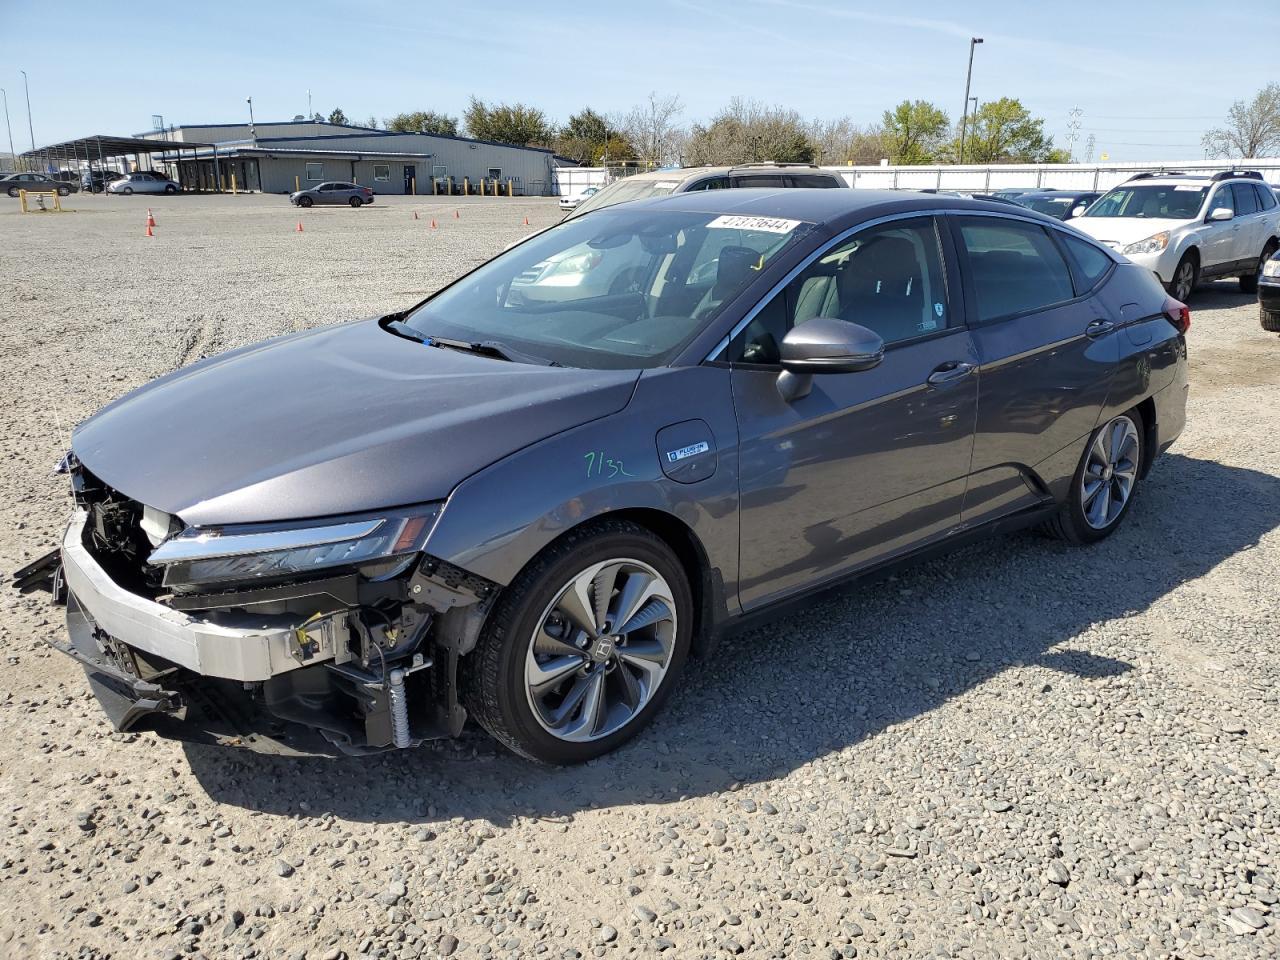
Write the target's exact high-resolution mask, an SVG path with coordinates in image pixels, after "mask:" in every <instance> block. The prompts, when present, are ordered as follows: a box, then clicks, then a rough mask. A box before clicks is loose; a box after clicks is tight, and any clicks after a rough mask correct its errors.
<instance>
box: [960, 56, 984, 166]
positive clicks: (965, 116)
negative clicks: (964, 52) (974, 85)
mask: <svg viewBox="0 0 1280 960" xmlns="http://www.w3.org/2000/svg"><path fill="white" fill-rule="evenodd" d="M981 42H982V38H981V37H970V38H969V71H968V73H966V74H965V75H964V108H963V109H962V110H961V111H960V114H961V115H960V162H961V163H964V132H965V127H967V126H968V125H969V83H970V81H971V80H973V48H974V47H976V46H977V45H978V44H980V43H981Z"/></svg>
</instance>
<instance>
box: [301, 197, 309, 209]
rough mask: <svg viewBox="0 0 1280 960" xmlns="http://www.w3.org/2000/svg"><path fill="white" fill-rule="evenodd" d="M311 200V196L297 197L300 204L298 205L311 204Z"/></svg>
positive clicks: (305, 205) (306, 205)
mask: <svg viewBox="0 0 1280 960" xmlns="http://www.w3.org/2000/svg"><path fill="white" fill-rule="evenodd" d="M311 202H312V201H311V198H310V197H299V198H298V206H300V207H309V206H311Z"/></svg>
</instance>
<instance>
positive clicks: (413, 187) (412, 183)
mask: <svg viewBox="0 0 1280 960" xmlns="http://www.w3.org/2000/svg"><path fill="white" fill-rule="evenodd" d="M409 190H410V192H411V193H412V194H413V195H414V196H415V197H416V196H417V195H418V178H417V177H410V178H409Z"/></svg>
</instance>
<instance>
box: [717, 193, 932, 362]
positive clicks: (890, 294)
mask: <svg viewBox="0 0 1280 960" xmlns="http://www.w3.org/2000/svg"><path fill="white" fill-rule="evenodd" d="M814 317H834V318H836V319H839V320H847V321H850V322H852V323H858V324H861V325H862V326H864V327H867V328H868V329H870V330H874V331H875V332H876V333H878V334H879V335H880V336H881V337H882V338H883V340H884V342H885V344H886V345H889V344H893V343H898V342H901V341H903V340H910V339H912V338H914V337H919V336H924V335H926V334H929V333H933V332H934V331H937V330H942V329H944V328H945V327H946V326H947V324H948V316H947V294H946V281H945V278H944V274H943V267H942V254H941V248H940V246H939V242H938V232H937V227H936V225H935V222H934V220H933V218H932V217H917V218H913V219H910V220H896V221H893V222H892V223H886V224H882V225H880V226H878V227H872V228H870V229H868V230H864V231H862V232H861V233H858V234H855V235H854V236H853V237H849V238H846V239H844V240H841V241H837V242H836V243H835V244H834V245H833V246H831V247H829V248H828V249H827V250H825V251H824V252H823V253H822V254H820V255H819V256H818V258H817V259H816V260H814V261H813V262H812V263H811V264H809V266H807V267H806V268H805V269H804V270H802V271H801V272H800V273H799V274H798V275H797V276H796V277H795V279H793V280H792V281H791V282H790V283H788V284H787V285H786V287H784V288H783V289H782V291H781V292H779V293H778V294H776V295H775V296H774V297H773V299H772V300H770V301H769V303H767V304H766V305H765V306H764V307H763V308H762V309H761V310H760V312H759V313H757V314H756V316H755V317H753V318H752V320H751V322H750V323H748V324H747V326H746V328H745V329H743V330H742V332H740V333H739V334H738V336H737V337H736V338H735V339H734V342H733V343H732V344H731V345H730V349H729V357H730V359H731V360H733V361H735V362H738V363H768V364H775V363H778V362H779V359H780V353H779V345H780V344H781V343H782V338H783V337H785V336H786V335H787V331H788V330H790V329H791V328H792V327H794V326H795V325H797V324H800V323H804V322H805V321H807V320H812V319H813V318H814Z"/></svg>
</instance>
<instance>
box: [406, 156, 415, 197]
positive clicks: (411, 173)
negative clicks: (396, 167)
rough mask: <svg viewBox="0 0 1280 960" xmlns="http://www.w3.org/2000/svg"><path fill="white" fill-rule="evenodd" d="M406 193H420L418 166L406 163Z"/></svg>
mask: <svg viewBox="0 0 1280 960" xmlns="http://www.w3.org/2000/svg"><path fill="white" fill-rule="evenodd" d="M404 192H405V193H406V194H409V193H417V192H418V167H417V165H416V164H412V163H406V164H405V165H404Z"/></svg>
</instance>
